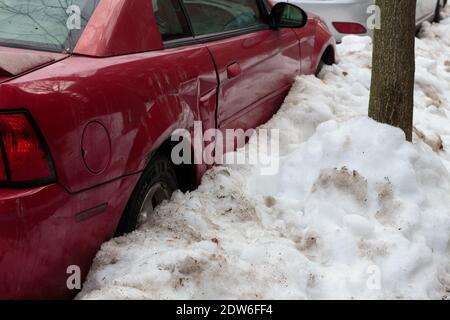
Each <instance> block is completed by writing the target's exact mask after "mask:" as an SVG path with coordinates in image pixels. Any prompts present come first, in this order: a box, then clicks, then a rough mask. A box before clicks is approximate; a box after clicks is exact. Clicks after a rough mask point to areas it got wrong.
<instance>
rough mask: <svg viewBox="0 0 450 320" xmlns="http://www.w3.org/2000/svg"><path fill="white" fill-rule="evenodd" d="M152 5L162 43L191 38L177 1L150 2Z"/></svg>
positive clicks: (157, 0)
mask: <svg viewBox="0 0 450 320" xmlns="http://www.w3.org/2000/svg"><path fill="white" fill-rule="evenodd" d="M152 3H153V11H154V13H155V18H156V23H157V24H158V27H159V31H160V33H161V37H162V39H163V41H170V40H176V39H183V38H188V37H192V33H191V30H190V28H189V23H188V21H187V18H186V16H185V14H184V12H183V9H182V7H181V5H180V2H179V0H152Z"/></svg>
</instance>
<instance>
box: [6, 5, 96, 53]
mask: <svg viewBox="0 0 450 320" xmlns="http://www.w3.org/2000/svg"><path fill="white" fill-rule="evenodd" d="M99 1H100V0H0V45H3V46H13V47H21V48H29V49H36V50H44V51H55V52H71V51H72V50H73V49H74V47H75V45H76V43H77V41H78V39H79V38H80V36H81V33H82V32H83V30H84V28H85V27H86V25H87V23H88V21H89V19H90V18H91V16H92V14H93V12H94V10H95V8H96V6H97V4H98V2H99Z"/></svg>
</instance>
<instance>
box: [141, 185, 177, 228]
mask: <svg viewBox="0 0 450 320" xmlns="http://www.w3.org/2000/svg"><path fill="white" fill-rule="evenodd" d="M170 194H171V193H170V191H169V188H167V186H165V185H164V184H163V183H161V182H158V183H155V184H154V185H153V186H152V187H151V188H150V189H149V190H148V192H147V195H146V196H145V198H144V201H143V202H142V206H141V209H140V210H139V218H138V225H142V224H143V223H145V222H146V221H147V220H148V218H149V217H151V215H152V214H153V212H155V209H156V207H157V206H159V205H160V204H161V203H162V202H163V201H164V200H169V199H170Z"/></svg>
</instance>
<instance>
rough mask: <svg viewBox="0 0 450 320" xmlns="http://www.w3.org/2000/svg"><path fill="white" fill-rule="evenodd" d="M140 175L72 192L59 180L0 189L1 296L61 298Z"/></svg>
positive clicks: (108, 231) (105, 235) (112, 224)
mask: <svg viewBox="0 0 450 320" xmlns="http://www.w3.org/2000/svg"><path fill="white" fill-rule="evenodd" d="M137 179H138V176H132V177H128V178H125V179H122V180H117V181H115V182H112V183H109V184H107V185H104V186H102V187H99V188H96V189H92V190H89V191H86V192H82V193H78V194H75V195H71V194H69V193H67V192H66V191H65V190H64V189H63V188H62V187H61V186H59V185H58V184H53V185H50V186H46V187H42V188H34V189H27V190H10V189H0V299H55V298H57V299H61V298H68V297H71V296H73V295H74V294H76V292H73V291H70V290H68V289H67V285H66V282H67V278H68V277H69V275H68V274H67V269H68V267H69V266H73V265H75V266H79V267H80V268H81V271H82V276H83V277H84V276H85V275H86V274H87V272H88V271H89V267H90V265H91V262H92V259H93V258H94V256H95V254H96V252H97V251H98V249H99V248H100V246H101V244H102V243H103V242H104V241H106V240H108V239H110V238H111V237H112V236H113V234H114V231H115V228H116V226H117V223H118V221H119V219H120V215H121V213H122V212H123V210H124V208H125V205H126V203H127V201H128V198H129V195H130V194H131V191H132V188H133V186H134V185H135V183H136V181H137Z"/></svg>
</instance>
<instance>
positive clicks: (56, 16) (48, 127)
mask: <svg viewBox="0 0 450 320" xmlns="http://www.w3.org/2000/svg"><path fill="white" fill-rule="evenodd" d="M44 3H45V6H44ZM68 3H70V4H71V5H70V6H68ZM64 4H65V5H64ZM334 52H335V43H334V40H333V38H332V37H331V35H330V33H329V31H328V30H327V28H326V26H325V25H324V24H323V23H322V22H321V20H320V19H319V18H317V17H315V16H309V17H307V16H306V14H305V13H304V12H303V11H302V10H301V9H299V8H297V7H295V6H293V5H288V4H285V3H282V4H277V5H275V6H273V7H272V6H271V4H270V3H269V2H268V1H267V2H266V0H71V1H60V0H47V1H41V0H14V1H10V0H0V133H1V139H0V151H1V152H0V298H1V299H53V298H68V297H71V296H73V295H74V292H72V291H70V290H69V289H68V288H67V285H66V281H67V278H68V277H69V275H68V268H69V267H70V266H79V267H80V268H81V273H82V276H83V277H84V276H85V275H86V274H87V272H88V271H89V267H90V264H91V262H92V259H93V258H94V256H95V254H96V252H97V251H98V249H99V248H100V246H101V244H102V243H103V242H104V241H107V240H108V239H110V238H111V237H113V236H114V235H117V234H123V233H127V232H130V231H132V230H133V229H134V228H135V227H136V223H137V219H138V217H139V215H140V214H141V213H143V212H146V213H150V212H151V211H152V210H153V208H154V207H155V206H156V205H158V204H159V203H160V202H161V201H163V200H164V199H167V198H169V197H170V195H171V193H172V191H173V190H175V189H178V188H180V189H182V190H188V189H191V188H195V186H196V185H197V184H198V183H199V180H200V178H201V176H202V174H203V173H204V172H205V170H206V169H207V166H206V165H181V166H176V165H174V164H173V163H172V162H171V157H170V152H171V148H172V147H173V143H172V142H171V139H170V136H171V134H172V133H173V132H174V131H175V130H176V129H179V128H183V129H187V130H192V127H193V123H194V121H201V122H202V123H203V130H207V129H209V128H218V129H220V130H224V129H227V128H235V129H236V128H241V129H248V128H254V127H256V126H258V125H259V124H261V123H264V122H266V121H267V120H268V119H270V118H271V117H272V115H273V114H274V113H275V112H276V111H277V110H278V108H279V107H280V105H281V103H282V102H283V99H284V98H285V96H286V94H287V93H288V91H289V89H290V87H291V85H292V84H293V82H294V79H295V77H296V76H297V75H300V74H315V73H316V71H317V70H318V68H320V67H321V66H322V65H323V63H325V64H331V63H333V62H334V59H335V55H334Z"/></svg>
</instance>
